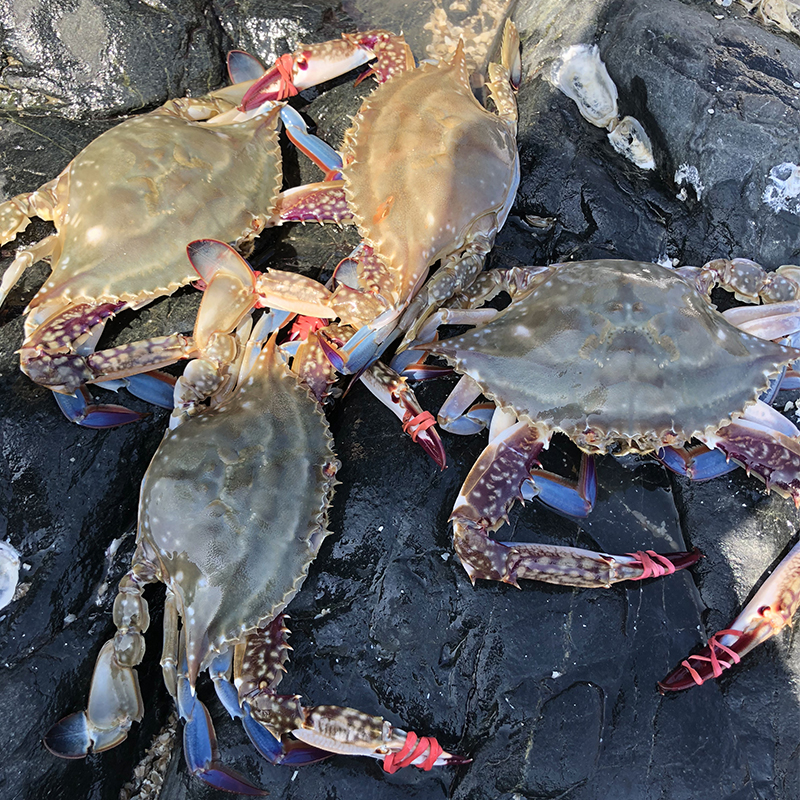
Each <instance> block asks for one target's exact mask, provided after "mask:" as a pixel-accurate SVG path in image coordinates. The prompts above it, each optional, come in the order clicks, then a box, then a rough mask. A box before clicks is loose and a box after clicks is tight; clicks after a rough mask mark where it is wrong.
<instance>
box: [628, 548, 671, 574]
mask: <svg viewBox="0 0 800 800" xmlns="http://www.w3.org/2000/svg"><path fill="white" fill-rule="evenodd" d="M625 555H626V556H631V557H632V558H635V559H636V560H637V561H639V563H640V564H641V565H642V574H641V575H639V576H638V577H636V578H631V579H630V580H632V581H643V580H645V579H646V578H660V577H661V576H662V575H672V573H673V572H675V565H674V564H673V563H672V562H671V561H670V560H669V559H668V558H667V557H666V556H662V555H661V554H660V553H656V552H655V550H637V551H636V552H635V553H625Z"/></svg>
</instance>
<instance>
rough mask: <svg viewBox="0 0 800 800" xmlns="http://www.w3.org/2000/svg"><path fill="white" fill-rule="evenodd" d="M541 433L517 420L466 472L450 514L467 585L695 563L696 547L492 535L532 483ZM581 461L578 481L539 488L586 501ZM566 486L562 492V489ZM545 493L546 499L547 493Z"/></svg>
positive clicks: (588, 478) (608, 579)
mask: <svg viewBox="0 0 800 800" xmlns="http://www.w3.org/2000/svg"><path fill="white" fill-rule="evenodd" d="M544 445H545V440H544V439H543V438H542V437H541V436H540V435H539V432H538V431H537V429H536V428H535V427H534V426H528V425H527V424H526V423H525V422H517V423H515V424H514V425H512V426H511V427H509V428H506V429H505V430H504V431H502V432H501V433H500V434H498V435H497V436H495V437H494V438H493V439H491V440H490V441H489V444H488V445H487V447H486V449H485V450H484V451H483V453H482V454H481V455H480V457H479V458H478V460H477V461H476V462H475V465H474V466H473V468H472V470H470V473H469V475H467V477H466V480H465V481H464V485H463V486H462V488H461V493H460V494H459V496H458V499H457V500H456V504H455V507H454V508H453V513H452V515H451V517H450V519H451V521H452V523H453V544H454V546H455V549H456V553H457V554H458V556H459V558H460V559H461V563H462V565H463V566H464V569H465V570H466V571H467V575H469V578H470V580H471V581H472V583H473V584H474V583H475V581H476V580H477V579H478V578H482V579H485V580H494V581H502V582H503V583H508V584H511V585H512V586H518V585H519V581H520V580H521V579H525V580H535V581H544V582H545V583H555V584H560V585H563V586H583V587H591V588H601V587H608V586H611V584H613V583H617V582H619V581H638V580H645V579H647V578H658V577H661V576H662V575H669V574H672V573H674V572H676V571H677V570H679V569H684V568H686V567H688V566H690V565H692V564H694V563H695V562H696V561H697V560H698V559H699V558H700V554H699V553H698V552H697V551H693V552H685V551H680V552H672V553H656V552H654V551H652V550H644V551H641V550H640V551H637V552H635V553H626V554H624V555H611V554H609V553H596V552H593V551H590V550H584V549H581V548H577V547H560V546H553V545H545V544H536V543H523V542H499V541H496V540H495V539H493V538H491V537H490V536H489V534H490V533H491V532H493V531H494V530H497V529H498V528H499V527H500V525H501V524H502V523H503V520H504V519H505V518H506V515H507V512H508V510H509V508H510V507H511V505H512V504H513V503H514V502H515V500H517V499H518V498H520V497H522V498H523V499H524V497H525V495H526V493H527V491H528V489H527V488H526V487H525V483H526V482H527V481H529V480H530V479H531V478H532V479H533V480H534V482H535V484H538V481H539V478H538V471H537V470H534V469H533V468H534V466H535V465H536V463H537V462H538V456H539V454H540V453H541V451H542V449H543V448H544ZM588 463H589V462H588V461H587V462H585V464H584V467H583V468H582V470H581V472H582V475H581V479H580V481H579V484H578V486H579V487H582V488H583V491H585V492H587V494H586V496H585V497H582V496H581V495H580V491H579V490H577V489H573V488H572V487H567V486H566V485H565V486H560V485H558V484H556V483H555V482H553V481H549V482H548V483H547V484H544V483H543V486H545V487H546V488H545V495H546V496H547V495H548V494H551V493H552V490H553V488H554V487H558V490H559V491H558V495H559V497H558V498H555V499H558V500H559V502H561V503H562V507H563V505H564V504H565V498H564V495H565V494H568V497H567V498H566V504H567V505H571V504H580V503H583V502H590V501H591V493H592V491H593V489H592V488H591V487H592V484H593V480H594V478H593V475H592V474H591V473H592V468H591V467H589V466H588ZM565 490H566V491H565ZM550 499H551V500H553V499H554V498H553V497H552V494H551V496H550Z"/></svg>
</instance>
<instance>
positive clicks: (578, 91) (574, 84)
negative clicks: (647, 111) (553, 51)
mask: <svg viewBox="0 0 800 800" xmlns="http://www.w3.org/2000/svg"><path fill="white" fill-rule="evenodd" d="M550 82H551V83H552V84H553V86H555V87H556V88H557V89H560V90H561V91H562V92H564V94H565V95H566V96H567V97H569V98H570V99H571V100H574V101H575V103H576V104H577V106H578V110H579V111H580V112H581V116H582V117H583V118H584V119H585V120H587V122H591V123H592V125H596V126H597V127H598V128H608V127H609V126H610V125H612V123H616V121H617V117H618V115H619V112H618V110H617V87H616V85H615V84H614V81H612V80H611V76H610V75H609V74H608V70H607V69H606V65H605V64H604V63H603V60H602V59H601V58H600V51H599V50H598V48H597V45H596V44H595V45H588V44H574V45H572V47H568V48H567V49H566V50H565V51H564V52H563V53H562V54H561V56H560V57H559V58H557V59H556V60H555V62H553V66H552V68H551V70H550Z"/></svg>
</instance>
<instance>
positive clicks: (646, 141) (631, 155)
mask: <svg viewBox="0 0 800 800" xmlns="http://www.w3.org/2000/svg"><path fill="white" fill-rule="evenodd" d="M608 141H609V142H611V146H612V147H613V148H614V149H615V150H616V151H617V152H618V153H620V154H621V155H623V156H625V158H627V159H628V161H632V162H633V163H634V164H636V166H637V167H639V168H640V169H655V167H656V162H655V160H654V159H653V146H652V145H651V144H650V137H649V136H648V135H647V134H646V133H645V132H644V128H643V127H642V123H641V122H639V120H638V119H634V117H623V119H621V120H620V123H619V125H617V126H616V127H615V128H614V130H613V131H611V133H609V134H608Z"/></svg>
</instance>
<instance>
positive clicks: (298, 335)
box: [289, 315, 328, 342]
mask: <svg viewBox="0 0 800 800" xmlns="http://www.w3.org/2000/svg"><path fill="white" fill-rule="evenodd" d="M327 324H328V323H327V322H325V320H323V319H320V318H319V317H306V316H302V315H301V316H299V317H297V319H295V321H294V323H293V324H292V327H291V329H290V330H289V339H290V340H291V341H293V342H294V341H296V340H297V339H300V340H301V341H303V342H304V341H305V340H306V339H308V337H309V336H310V335H311V334H312V333H316V332H317V331H318V330H320V328H324V327H325V326H326V325H327Z"/></svg>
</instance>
